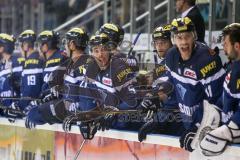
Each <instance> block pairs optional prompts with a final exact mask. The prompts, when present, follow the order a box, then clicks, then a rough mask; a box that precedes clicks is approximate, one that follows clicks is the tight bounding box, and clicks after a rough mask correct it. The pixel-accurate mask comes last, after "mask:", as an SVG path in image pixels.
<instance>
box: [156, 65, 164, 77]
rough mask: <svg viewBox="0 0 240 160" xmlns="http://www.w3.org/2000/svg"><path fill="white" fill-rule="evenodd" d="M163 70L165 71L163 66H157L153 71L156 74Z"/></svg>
mask: <svg viewBox="0 0 240 160" xmlns="http://www.w3.org/2000/svg"><path fill="white" fill-rule="evenodd" d="M165 71H166V68H165V66H159V67H157V68H156V69H155V73H156V75H157V76H159V75H161V74H162V73H163V72H165Z"/></svg>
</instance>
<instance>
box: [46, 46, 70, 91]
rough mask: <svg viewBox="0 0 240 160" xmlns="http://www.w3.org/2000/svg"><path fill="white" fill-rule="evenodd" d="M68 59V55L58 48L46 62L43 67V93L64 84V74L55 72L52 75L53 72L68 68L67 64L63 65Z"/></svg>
mask: <svg viewBox="0 0 240 160" xmlns="http://www.w3.org/2000/svg"><path fill="white" fill-rule="evenodd" d="M66 60H67V57H66V56H65V55H64V54H63V53H62V51H60V50H57V51H56V52H55V53H53V55H52V56H50V57H49V58H48V59H47V60H46V61H45V64H44V69H43V85H42V93H43V94H46V93H48V91H49V89H50V88H52V87H54V86H57V85H62V84H63V75H62V74H59V75H58V74H55V75H51V74H52V73H53V72H56V71H60V72H59V73H64V72H61V71H65V70H66V66H65V65H62V64H64V63H65V61H66ZM58 76H59V77H58Z"/></svg>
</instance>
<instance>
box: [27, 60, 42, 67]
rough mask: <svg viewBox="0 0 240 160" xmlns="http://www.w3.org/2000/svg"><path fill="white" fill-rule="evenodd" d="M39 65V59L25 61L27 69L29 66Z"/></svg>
mask: <svg viewBox="0 0 240 160" xmlns="http://www.w3.org/2000/svg"><path fill="white" fill-rule="evenodd" d="M38 63H39V60H37V59H28V60H26V61H25V65H24V66H25V67H26V66H27V65H29V64H38Z"/></svg>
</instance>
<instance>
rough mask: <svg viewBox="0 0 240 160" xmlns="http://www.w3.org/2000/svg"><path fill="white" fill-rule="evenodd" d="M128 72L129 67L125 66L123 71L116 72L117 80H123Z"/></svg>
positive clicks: (129, 71) (130, 71)
mask: <svg viewBox="0 0 240 160" xmlns="http://www.w3.org/2000/svg"><path fill="white" fill-rule="evenodd" d="M129 73H132V70H131V68H126V69H124V70H123V71H121V72H120V73H118V74H117V78H118V81H119V82H122V80H123V79H124V78H126V76H127V75H128V74H129Z"/></svg>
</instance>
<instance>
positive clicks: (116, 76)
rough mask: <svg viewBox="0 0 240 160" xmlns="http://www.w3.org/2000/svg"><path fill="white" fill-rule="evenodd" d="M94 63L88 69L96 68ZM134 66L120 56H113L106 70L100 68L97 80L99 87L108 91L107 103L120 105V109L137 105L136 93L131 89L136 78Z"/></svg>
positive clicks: (105, 101) (115, 105)
mask: <svg viewBox="0 0 240 160" xmlns="http://www.w3.org/2000/svg"><path fill="white" fill-rule="evenodd" d="M96 66H97V64H96V63H95V64H94V63H92V65H89V66H88V68H87V70H90V71H91V70H92V69H93V68H96ZM133 73H134V72H133V70H132V68H131V67H130V66H129V65H127V64H126V62H125V61H123V60H122V59H121V58H119V57H118V56H112V57H111V60H110V64H109V66H108V67H107V68H106V69H105V70H98V73H97V76H96V81H95V82H94V83H95V84H96V86H97V88H99V89H101V90H104V91H106V92H105V93H107V95H106V96H105V100H104V103H105V105H109V106H114V107H118V108H119V109H131V108H134V107H136V106H137V99H136V95H135V94H134V92H133V90H132V89H131V85H132V83H133V81H134V80H135V79H134V78H133V76H132V75H133Z"/></svg>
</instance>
